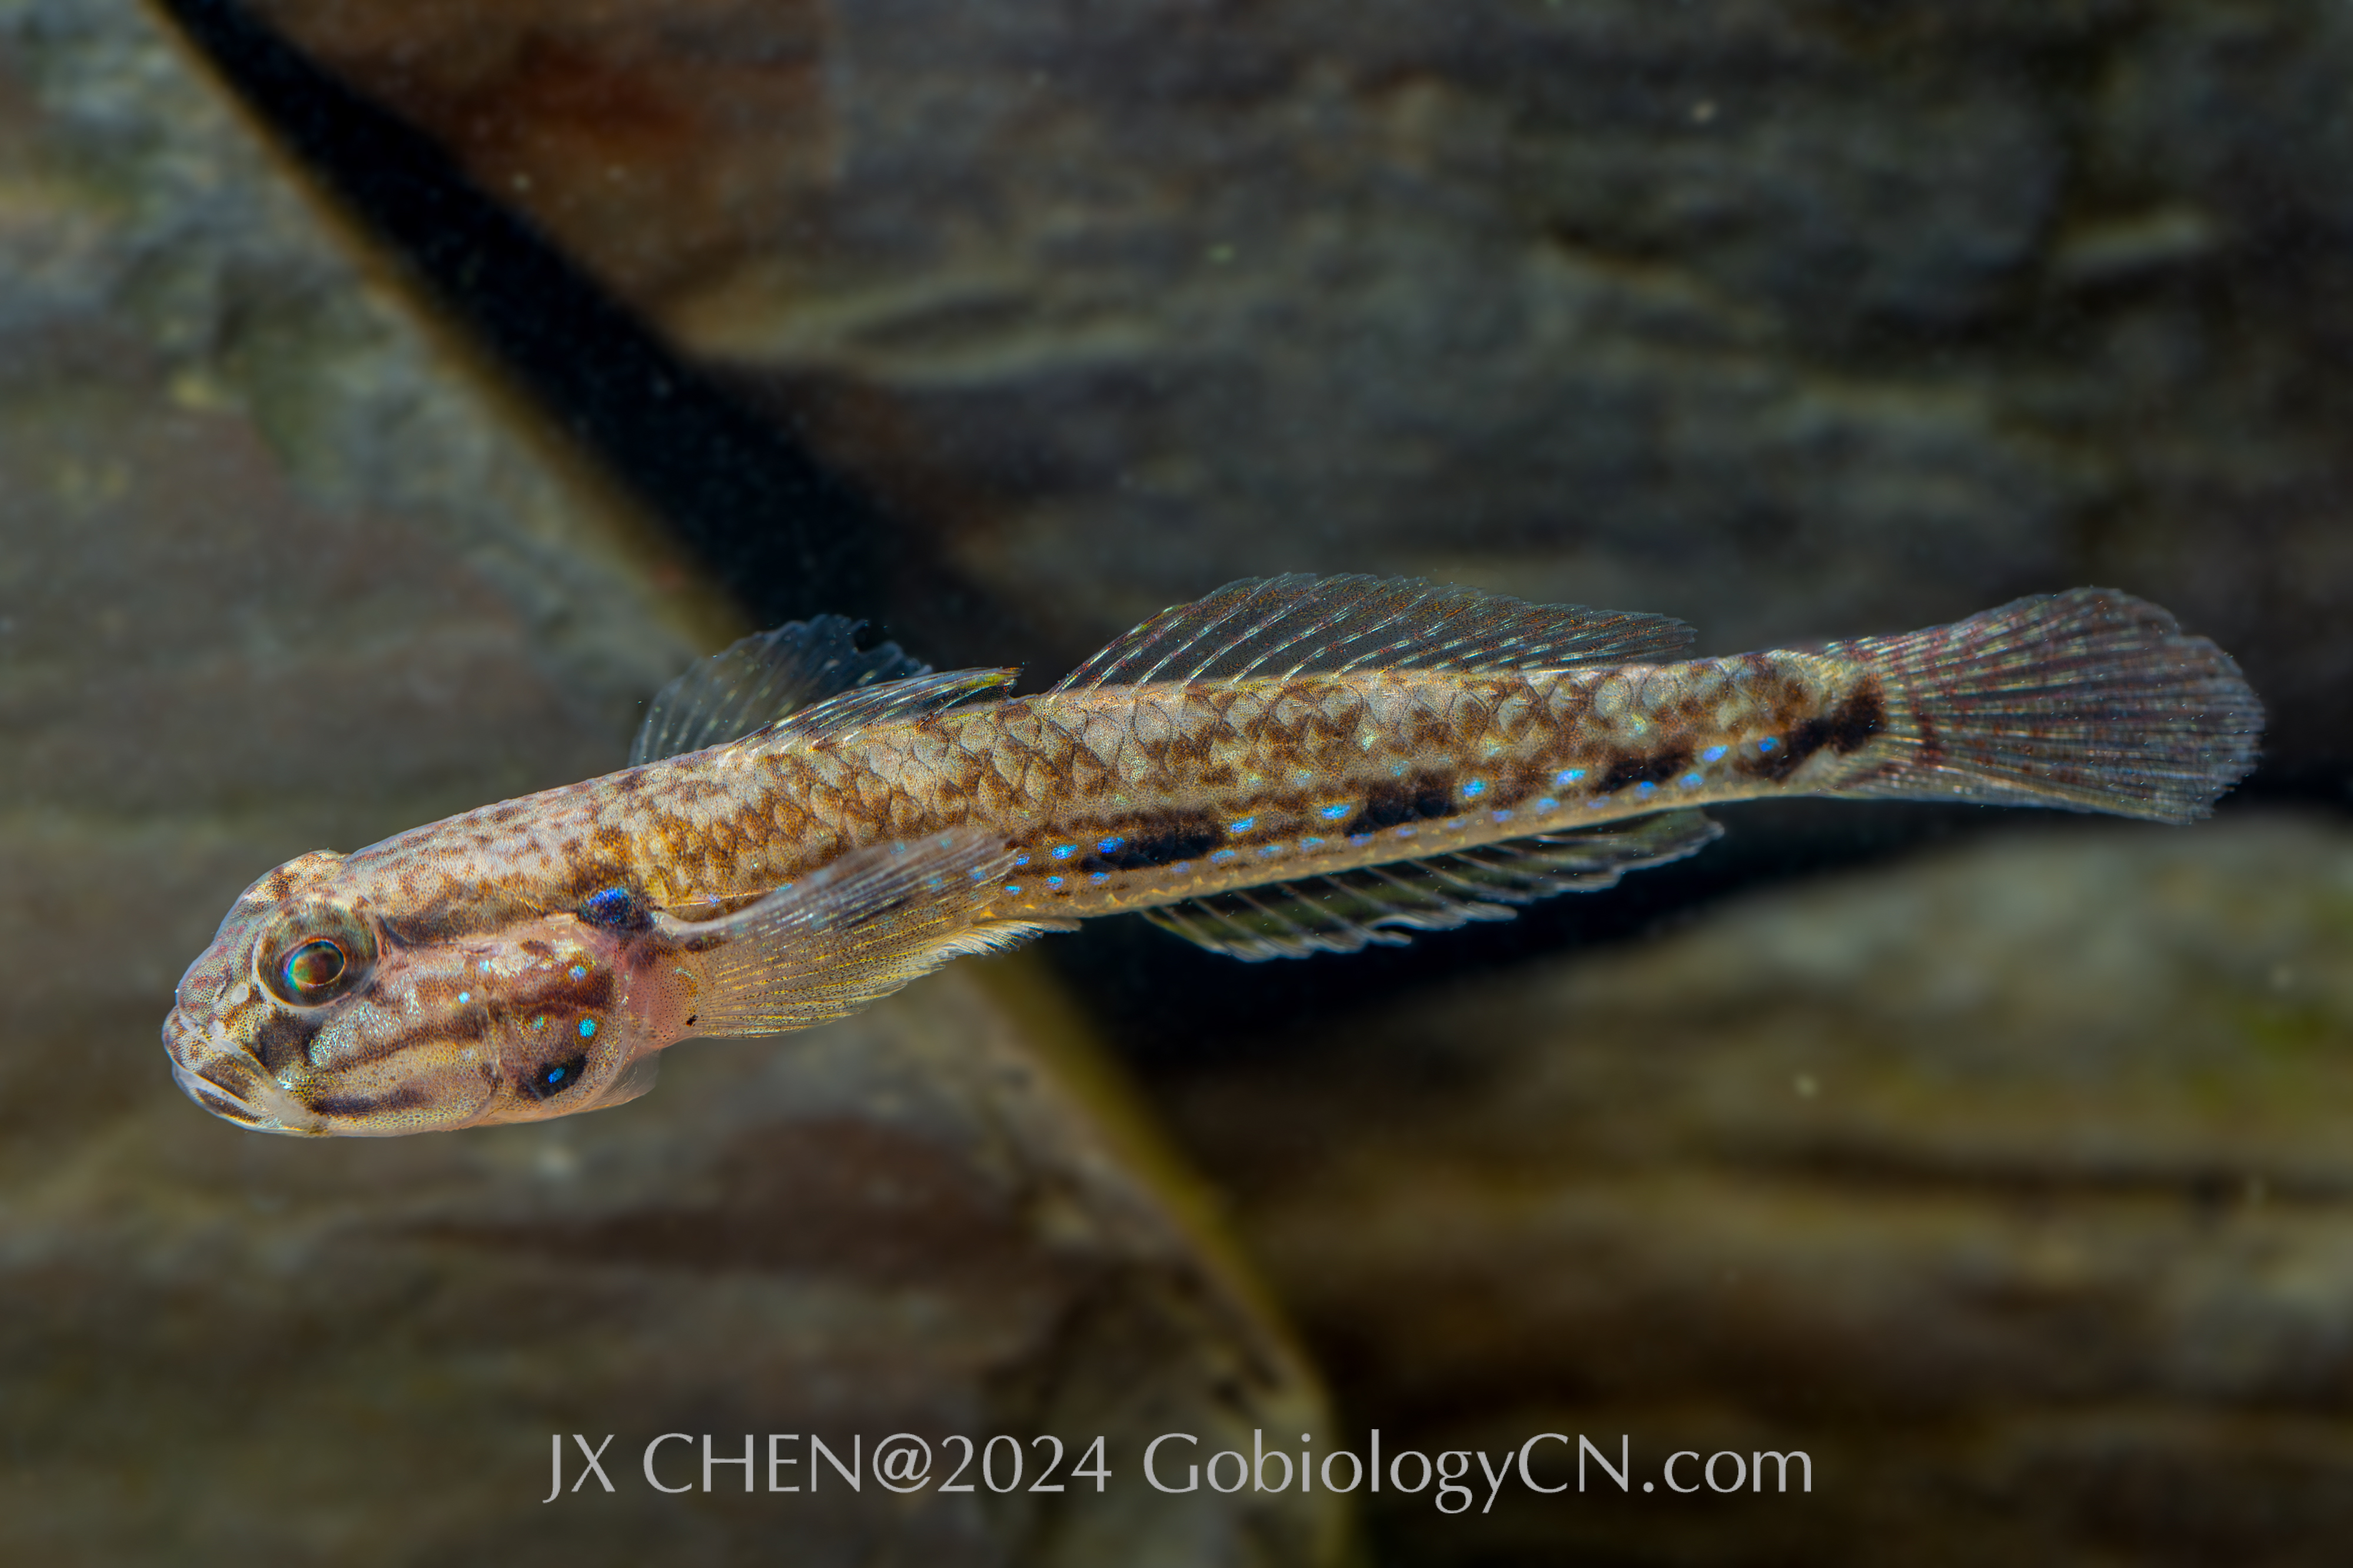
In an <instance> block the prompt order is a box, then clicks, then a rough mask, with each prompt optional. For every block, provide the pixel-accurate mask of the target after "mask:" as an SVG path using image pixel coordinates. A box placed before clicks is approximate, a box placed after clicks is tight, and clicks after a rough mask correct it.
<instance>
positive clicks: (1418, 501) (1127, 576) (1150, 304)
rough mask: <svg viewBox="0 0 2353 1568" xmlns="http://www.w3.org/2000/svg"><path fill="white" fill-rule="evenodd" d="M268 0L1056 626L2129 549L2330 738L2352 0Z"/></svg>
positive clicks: (1837, 631) (1917, 595)
mask: <svg viewBox="0 0 2353 1568" xmlns="http://www.w3.org/2000/svg"><path fill="white" fill-rule="evenodd" d="M255 9H256V10H257V11H258V12H259V13H260V14H262V15H264V16H267V17H268V18H269V19H270V20H271V21H272V22H274V23H275V24H276V25H278V26H280V27H281V28H282V29H283V30H284V31H285V32H286V34H287V35H288V36H290V37H292V38H293V39H294V40H296V41H297V42H298V43H300V44H301V46H302V47H306V48H308V49H310V50H311V51H312V52H313V54H314V55H315V56H316V58H319V59H320V60H321V61H322V62H323V63H325V64H326V65H328V66H329V67H330V68H332V69H334V70H335V71H337V72H339V73H341V74H342V75H343V77H344V78H345V79H348V80H349V81H351V82H353V83H354V84H356V85H357V86H358V87H359V88H361V89H363V90H364V91H365V92H367V93H369V94H370V95H372V96H374V97H375V98H376V99H378V100H381V101H383V102H385V103H386V104H388V105H390V106H392V107H394V108H395V109H396V110H399V111H401V112H403V113H405V114H406V115H408V116H410V117H411V118H412V119H414V120H415V121H417V123H419V124H420V125H422V126H424V127H426V128H427V129H428V130H429V131H430V132H433V133H434V134H436V135H438V137H440V138H441V139H442V140H443V142H445V143H446V144H447V145H448V146H449V147H450V148H451V149H452V150H453V151H454V152H455V153H457V154H458V155H459V157H460V158H461V159H462V160H463V162H464V163H465V165H466V167H468V168H469V169H470V171H471V172H472V174H473V175H474V177H475V178H476V179H477V180H479V181H480V183H481V184H482V185H483V186H484V187H485V188H487V189H490V190H491V191H494V192H496V193H498V194H500V195H502V196H504V197H505V198H506V199H508V200H511V201H512V202H513V203H515V204H516V205H518V206H520V207H521V208H522V209H523V210H525V211H526V212H528V213H529V214H531V215H532V216H533V217H534V218H535V219H537V220H538V222H539V223H540V224H541V225H542V226H543V227H544V228H545V229H546V230H547V231H548V232H549V233H550V234H551V235H553V236H554V237H556V239H557V240H558V241H559V242H560V243H562V244H563V245H565V247H567V248H568V249H569V250H570V252H571V253H572V254H573V255H575V257H576V258H578V259H579V260H580V261H581V262H582V263H583V264H584V265H585V266H586V268H589V269H590V270H591V271H592V272H593V273H594V274H596V276H597V277H599V278H600V279H603V280H604V281H605V282H606V284H607V286H608V287H610V288H611V289H614V290H615V291H616V292H617V294H618V295H619V296H621V297H622V298H623V299H625V300H628V302H629V303H630V304H632V305H633V306H634V307H635V308H636V309H638V310H639V311H641V312H643V313H644V315H645V316H646V317H647V318H649V320H650V321H653V322H655V323H656V324H657V325H658V327H659V329H660V330H661V331H663V332H665V333H666V334H667V336H668V337H669V339H670V342H673V343H674V344H675V345H677V346H678V347H679V348H680V350H681V352H683V353H686V354H688V355H690V356H691V357H692V358H693V359H694V360H695V361H697V362H698V363H701V364H702V365H703V366H705V367H707V368H709V369H711V370H712V371H714V372H716V373H718V374H722V375H723V376H724V377H725V378H726V379H728V380H729V381H731V382H732V383H733V384H735V385H736V386H737V387H739V388H740V389H741V390H742V391H743V392H744V395H747V396H748V397H751V398H753V399H754V400H755V401H757V402H759V403H760V404H762V405H764V406H766V407H768V408H769V409H771V410H772V411H773V412H774V413H775V415H776V417H777V418H778V419H779V420H782V421H784V422H786V424H788V425H789V426H791V427H792V428H794V429H795V430H797V431H800V432H802V433H804V434H805V435H806V436H807V437H808V438H809V439H811V440H812V441H813V442H814V443H815V444H816V445H817V446H818V448H819V449H820V450H821V451H822V452H823V453H824V454H825V455H826V456H827V457H828V458H829V459H830V460H831V461H833V462H834V463H836V464H837V465H839V467H841V468H844V469H845V470H847V471H849V472H850V473H851V474H853V475H854V476H855V477H857V478H858V479H860V480H861V481H862V482H864V483H865V484H867V485H868V486H870V487H871V488H872V489H875V490H877V491H879V492H881V493H882V494H884V495H886V496H887V497H888V498H890V500H891V501H892V504H893V507H894V510H896V511H897V512H898V513H899V514H900V515H901V516H902V517H903V518H905V519H907V520H908V521H910V522H911V523H912V524H913V525H915V526H917V527H919V528H921V529H923V530H925V531H928V536H929V539H930V546H929V548H930V549H931V550H932V551H933V552H935V553H936V555H937V556H938V557H939V558H941V559H943V560H945V561H948V562H951V563H955V566H956V567H957V568H958V569H959V570H961V571H962V572H963V573H964V574H965V576H966V577H968V578H969V579H970V580H972V581H974V582H976V583H978V584H983V585H985V586H986V587H987V588H989V589H990V590H993V592H994V593H995V594H996V595H997V597H998V600H999V603H1000V605H1002V606H1004V607H1006V608H1008V609H1010V610H1012V611H1014V612H1016V613H1017V614H1018V616H1020V617H1021V618H1022V619H1023V620H1024V621H1025V622H1026V624H1029V625H1030V626H1035V627H1037V628H1039V632H1040V634H1041V635H1042V636H1043V637H1046V638H1048V639H1050V641H1051V642H1052V643H1053V645H1054V647H1053V651H1054V653H1055V654H1056V655H1057V656H1059V658H1061V659H1063V660H1075V659H1076V658H1079V657H1082V656H1083V655H1084V654H1085V653H1087V652H1088V651H1091V650H1092V647H1095V646H1097V645H1099V644H1100V643H1101V642H1102V641H1103V639H1104V638H1106V637H1108V636H1110V635H1111V634H1113V633H1114V632H1116V631H1117V630H1119V629H1120V628H1122V627H1123V626H1127V625H1129V624H1132V623H1133V622H1134V621H1135V620H1136V619H1139V618H1141V617H1142V616H1144V615H1145V614H1148V613H1150V612H1151V611H1153V610H1155V609H1157V608H1159V607H1161V606H1163V605H1167V604H1171V603H1175V602H1178V601H1181V600H1184V599H1187V598H1190V597H1192V596H1194V595H1198V593H1200V592H1202V591H1204V590H1206V589H1208V588H1209V587H1211V586H1213V585H1215V584H1218V583H1219V582H1222V581H1224V580H1226V579H1228V578H1230V577H1234V576H1239V575H1243V574H1260V573H1270V572H1279V571H1286V570H1300V569H1315V570H1324V571H1368V572H1376V573H1381V574H1426V575H1429V576H1432V577H1436V578H1439V579H1441V580H1446V581H1454V582H1462V583H1468V584H1476V585H1480V586H1485V587H1491V588H1505V589H1508V590H1510V591H1512V592H1514V593H1519V594H1522V595H1526V596H1529V597H1533V598H1536V599H1550V600H1563V601H1571V602H1579V603H1589V604H1600V605H1617V606H1621V607H1625V608H1630V609H1644V610H1655V611H1663V612H1668V613H1672V614H1676V615H1680V616H1683V617H1685V618H1686V619H1689V620H1692V621H1693V622H1694V623H1695V624H1696V625H1698V626H1701V627H1702V629H1703V633H1704V637H1705V638H1706V642H1707V646H1708V647H1709V648H1710V649H1711V650H1729V649H1732V648H1736V647H1762V646H1774V645H1778V644H1785V643H1787V642H1789V641H1791V640H1793V639H1803V638H1807V637H1821V636H1831V635H1845V634H1852V633H1860V632H1868V631H1892V630H1896V629H1900V628H1905V627H1911V626H1921V625H1926V624H1929V623H1932V622H1935V621H1936V620H1939V619H1946V618H1951V617H1955V616H1959V615H1963V614H1966V613H1968V612H1970V611H1973V610H1976V609H1978V608H1981V607H1983V606H1985V605H1989V604H1991V603H1995V602H1997V601H1999V600H2000V599H2002V598H2004V597H2006V596H2008V595H2011V594H2013V593H2020V592H2026V591H2032V590H2045V589H2055V588H2061V587H2065V586H2069V585H2072V584H2077V583H2082V582H2100V583H2108V584H2115V585H2117V586H2122V587H2125V588H2127V589H2130V590H2132V591H2134V592H2136V593H2140V594H2144V595H2148V596H2151V597H2153V598H2155V599H2157V600H2158V601H2159V602H2162V603H2165V604H2167V605H2170V606H2171V607H2173V608H2174V609H2175V610H2177V611H2178V612H2179V613H2180V614H2181V615H2182V616H2184V617H2185V619H2186V620H2188V621H2189V623H2190V624H2192V625H2194V626H2197V627H2198V628H2199V629H2200V630H2201V631H2204V632H2208V633H2210V634H2211V635H2213V636H2214V637H2217V638H2219V639H2220V640H2221V642H2222V643H2223V644H2224V645H2225V646H2227V647H2232V649H2233V650H2234V651H2236V652H2238V653H2239V654H2240V655H2241V656H2242V658H2243V659H2244V660H2245V662H2246V664H2247V666H2248V669H2249V672H2250V674H2251V676H2252V677H2253V679H2254V681H2255V684H2256V685H2257V687H2258V688H2259V689H2261V690H2263V692H2264V694H2265V696H2266V698H2267V700H2269V701H2270V702H2271V704H2272V707H2273V710H2274V714H2275V716H2276V717H2277V718H2278V719H2279V721H2280V723H2279V725H2278V731H2279V734H2280V736H2281V739H2280V741H2279V742H2278V743H2277V744H2276V745H2274V748H2273V751H2272V760H2273V761H2274V763H2277V764H2284V765H2286V766H2288V767H2292V768H2294V767H2312V766H2316V765H2337V766H2341V765H2342V764H2344V763H2345V762H2346V760H2347V752H2346V751H2345V742H2344V741H2343V739H2342V737H2344V736H2345V735H2347V734H2348V733H2353V727H2348V726H2347V725H2346V724H2345V723H2344V722H2343V697H2342V693H2343V692H2344V691H2345V690H2346V689H2348V676H2353V668H2348V656H2347V654H2346V652H2345V651H2344V648H2345V645H2344V644H2343V641H2342V639H2332V638H2329V637H2326V636H2324V635H2322V634H2323V631H2324V628H2326V627H2327V626H2330V625H2333V624H2334V623H2335V621H2336V620H2337V618H2339V617H2341V616H2343V614H2344V613H2345V610H2346V608H2347V606H2348V605H2353V555H2348V552H2346V551H2344V550H2343V549H2342V548H2341V546H2340V543H2339V541H2341V539H2342V538H2344V537H2346V530H2345V529H2344V527H2343V526H2342V513H2343V511H2344V510H2345V496H2346V494H2347V488H2348V486H2347V478H2346V474H2345V469H2344V464H2343V461H2342V458H2341V455H2340V454H2341V441H2340V440H2339V438H2338V435H2339V431H2340V429H2341V426H2342V416H2341V413H2340V412H2339V411H2340V410H2341V409H2342V407H2343V406H2344V405H2346V402H2347V399H2348V393H2353V384H2348V380H2347V377H2346V373H2345V371H2344V370H2343V368H2342V366H2343V364H2344V363H2347V362H2348V356H2347V355H2345V354H2343V353H2337V352H2335V351H2334V350H2332V349H2331V348H2330V346H2329V345H2332V344H2337V345H2341V344H2342V343H2343V342H2345V341H2346V339H2347V337H2348V331H2353V314H2348V306H2347V304H2346V301H2347V300H2353V287H2348V285H2353V260H2348V255H2353V252H2348V249H2347V247H2345V246H2343V245H2342V244H2340V243H2337V239H2339V238H2341V237H2342V236H2343V235H2344V233H2345V232H2346V231H2345V224H2346V221H2347V201H2346V198H2345V196H2344V194H2343V189H2342V186H2343V182H2342V181H2341V180H2337V179H2336V178H2335V174H2334V172H2335V171H2337V170H2341V169H2342V167H2343V166H2344V155H2343V154H2344V152H2345V147H2344V142H2345V137H2346V134H2347V132H2346V131H2345V125H2346V121H2345V119H2344V117H2343V116H2342V114H2341V113H2340V112H2339V111H2338V105H2339V104H2340V102H2341V99H2342V91H2341V86H2342V83H2343V82H2344V81H2345V79H2347V76H2348V71H2353V23H2348V21H2347V19H2346V17H2345V16H2344V14H2343V13H2342V11H2341V10H2340V9H2338V8H2336V7H2331V6H2327V5H2321V4H2318V3H2317V0H2259V3H2257V4H2252V5H2250V4H2237V3H2232V4H2221V3H2219V0H2217V3H2211V4H2209V3H2199V0H2185V3H2182V4H2172V5H2158V6H2142V5H2069V6H2037V5H1998V6H1976V7H1967V8H1960V9H1956V8H1954V7H1949V6H1941V5H1915V4H1905V5H1883V6H1871V7H1858V6H1852V5H1792V4H1778V3H1774V0H1754V3H1743V4H1738V5H1708V6H1703V7H1688V6H1661V5H1645V4H1639V3H1635V0H1608V3H1604V4H1591V3H1588V4H1579V5H1549V6H1546V5H1508V6H1497V5H1487V6H1474V7H1467V8H1466V7H1460V6H1453V7H1449V6H1428V5H1346V6H1335V5H1328V4H1324V5H1317V4H1309V3H1307V0H1281V3H1277V4H1272V5H1251V6H1247V7H1240V6H1232V5H1199V4H1196V3H1194V0H1182V3H1178V0H1152V3H1145V4H1136V5H1120V6H1110V7H1105V6H1087V7H1069V6H1055V5H948V4H940V3H937V0H890V3H873V0H840V3H838V4H831V5H819V4H818V3H817V0H796V3H794V4H787V5H767V4H760V5H754V4H751V3H750V0H617V3H616V4H609V5H597V6H594V7H581V6H569V5H560V4H557V3H556V0H533V3H532V4H529V5H509V6H502V7H500V8H499V9H498V15H497V16H496V17H495V19H485V18H484V17H483V16H480V14H479V8H476V7H467V6H459V5H434V6H429V7H418V6H416V5H409V4H406V3H403V4H397V5H396V4H392V3H390V0H255ZM937 614H938V610H937V607H935V606H930V605H909V606H907V609H906V614H905V616H904V617H903V618H904V619H905V621H906V623H907V624H910V625H913V624H915V623H916V622H918V621H920V620H923V619H924V618H925V617H926V616H932V617H934V618H936V616H937ZM1003 651H1005V650H1003V649H997V650H992V652H993V653H994V652H1003ZM1019 652H1020V654H1021V655H1022V656H1026V657H1029V658H1037V657H1038V654H1039V648H1038V647H1037V646H1035V645H1034V644H1033V645H1032V646H1028V647H1022V648H1021V649H1020V650H1019ZM1049 662H1050V661H1049Z"/></svg>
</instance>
